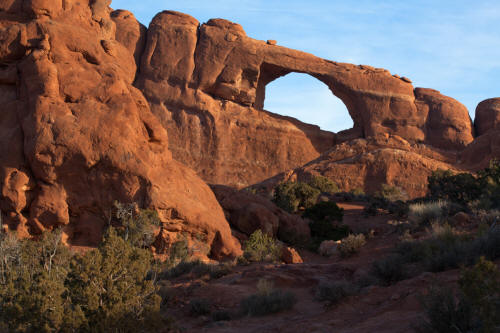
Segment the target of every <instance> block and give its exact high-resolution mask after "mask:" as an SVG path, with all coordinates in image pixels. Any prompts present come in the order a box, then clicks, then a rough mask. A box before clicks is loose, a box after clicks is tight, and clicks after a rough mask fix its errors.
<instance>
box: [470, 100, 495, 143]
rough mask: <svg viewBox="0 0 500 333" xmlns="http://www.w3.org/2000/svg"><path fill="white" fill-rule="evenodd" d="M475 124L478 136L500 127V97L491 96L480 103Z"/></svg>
mask: <svg viewBox="0 0 500 333" xmlns="http://www.w3.org/2000/svg"><path fill="white" fill-rule="evenodd" d="M474 126H475V127H476V134H477V136H481V135H483V134H485V133H487V132H488V131H490V130H494V129H499V128H500V98H498V97H497V98H490V99H487V100H484V101H482V102H481V103H479V104H478V106H477V108H476V118H475V119H474Z"/></svg>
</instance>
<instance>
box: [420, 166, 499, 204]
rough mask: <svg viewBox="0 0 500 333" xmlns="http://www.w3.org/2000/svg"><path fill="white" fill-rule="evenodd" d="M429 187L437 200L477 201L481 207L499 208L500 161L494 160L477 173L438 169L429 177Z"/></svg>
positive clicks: (432, 195)
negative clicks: (454, 172) (455, 172)
mask: <svg viewBox="0 0 500 333" xmlns="http://www.w3.org/2000/svg"><path fill="white" fill-rule="evenodd" d="M428 187H429V195H430V197H431V198H432V199H435V200H438V199H442V200H448V201H451V202H454V203H457V204H460V205H462V206H467V205H470V204H471V203H475V205H476V206H479V208H483V209H498V208H500V161H498V160H492V161H491V163H490V166H489V167H488V168H486V169H484V170H481V171H479V172H478V173H477V175H472V174H470V173H458V174H453V173H452V172H451V171H449V170H446V171H444V170H437V171H435V172H433V173H432V175H431V176H430V177H429V185H428Z"/></svg>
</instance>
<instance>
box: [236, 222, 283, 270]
mask: <svg viewBox="0 0 500 333" xmlns="http://www.w3.org/2000/svg"><path fill="white" fill-rule="evenodd" d="M280 255H281V246H280V244H279V243H278V242H277V241H276V240H275V239H274V238H273V237H271V236H269V235H267V234H265V233H263V232H262V230H260V229H259V230H256V231H254V232H253V233H252V234H251V235H250V237H249V238H248V240H247V241H246V243H245V250H244V253H243V256H244V257H245V258H246V259H248V260H250V261H270V262H275V261H278V260H279V258H280Z"/></svg>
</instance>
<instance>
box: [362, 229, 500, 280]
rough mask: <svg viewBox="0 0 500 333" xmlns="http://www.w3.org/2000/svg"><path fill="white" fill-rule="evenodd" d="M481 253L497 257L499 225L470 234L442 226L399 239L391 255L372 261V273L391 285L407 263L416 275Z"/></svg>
mask: <svg viewBox="0 0 500 333" xmlns="http://www.w3.org/2000/svg"><path fill="white" fill-rule="evenodd" d="M481 256H485V258H486V259H489V260H495V259H497V258H500V226H497V225H493V226H492V227H491V228H489V229H488V230H487V231H485V232H482V233H479V234H477V235H476V236H472V235H468V234H461V233H458V232H456V231H455V230H454V229H453V228H451V227H450V226H447V225H445V226H440V227H439V228H436V229H435V230H434V232H433V234H432V235H431V237H429V238H427V239H424V240H420V241H405V242H401V243H400V244H398V245H397V246H396V248H395V250H394V253H393V254H391V255H389V256H387V257H386V258H383V259H381V260H378V261H376V262H374V264H373V266H372V272H373V274H374V275H375V276H376V277H378V278H379V279H380V280H381V282H382V283H384V284H391V283H394V282H396V281H399V280H401V279H403V278H405V277H406V274H405V271H406V270H408V269H409V268H410V267H409V265H410V264H411V268H412V273H413V274H412V275H416V274H418V273H420V272H424V271H430V272H441V271H444V270H447V269H452V268H458V267H460V266H461V265H467V266H468V265H471V264H473V263H474V262H475V261H476V260H477V259H478V258H479V257H481Z"/></svg>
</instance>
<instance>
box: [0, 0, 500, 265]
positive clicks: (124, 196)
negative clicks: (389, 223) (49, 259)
mask: <svg viewBox="0 0 500 333" xmlns="http://www.w3.org/2000/svg"><path fill="white" fill-rule="evenodd" d="M109 5H110V0H84V1H77V0H64V1H49V0H30V1H22V0H5V1H2V2H1V3H0V105H1V106H2V113H1V116H0V129H1V131H0V190H1V192H0V210H1V211H2V214H3V216H4V221H5V223H6V224H5V225H6V227H7V228H9V229H16V230H17V231H18V233H19V234H20V235H22V236H29V235H34V234H39V233H41V232H43V231H45V230H52V229H54V228H57V227H59V226H63V227H64V230H65V233H66V236H65V237H66V239H67V242H68V243H70V244H78V245H91V244H95V243H97V241H98V240H99V238H100V235H101V231H102V229H103V227H104V226H105V224H106V223H107V222H108V221H109V219H111V215H112V214H111V212H110V207H112V203H113V201H114V200H118V201H122V202H132V201H135V202H137V203H138V204H139V205H140V206H142V207H148V208H153V209H155V210H157V211H158V212H159V215H160V218H161V219H162V221H163V226H162V229H161V233H160V239H159V241H158V242H157V244H160V245H161V246H162V247H168V246H169V244H171V243H172V242H173V241H174V240H175V239H176V237H177V235H179V234H185V235H188V236H189V237H190V238H191V239H192V240H196V239H198V240H199V239H203V240H204V242H206V243H208V244H209V245H210V253H208V254H210V255H211V256H212V257H217V258H218V257H223V256H234V255H237V254H239V253H240V252H241V251H240V248H239V244H238V243H237V241H236V240H235V238H233V237H232V235H231V230H230V227H229V224H228V222H227V220H226V219H225V216H224V212H223V210H222V208H221V206H220V205H219V203H218V202H217V200H216V198H215V196H214V194H213V192H212V191H211V190H210V188H209V187H208V186H207V185H206V184H205V182H204V181H206V182H210V183H217V184H225V185H232V186H236V187H242V186H246V185H249V184H253V183H256V182H260V181H263V180H265V179H267V178H269V177H272V176H275V175H276V174H279V175H278V176H276V177H274V178H272V179H271V180H269V181H267V182H265V184H268V185H269V184H275V182H276V181H277V180H279V179H288V178H290V177H291V178H293V177H297V178H300V177H302V176H304V177H305V176H308V175H310V174H318V173H319V174H323V175H325V176H327V177H329V178H331V179H333V180H335V181H336V182H337V183H339V185H340V186H341V187H342V189H344V190H349V189H353V188H358V187H360V188H364V189H365V190H366V191H374V190H378V189H379V186H380V184H381V183H388V184H391V185H398V186H400V187H402V188H404V189H405V190H406V191H407V192H408V194H410V195H411V196H417V195H421V194H423V193H424V191H425V183H426V178H427V175H428V174H429V173H430V172H431V170H433V169H436V168H455V169H457V170H458V169H467V170H474V169H475V168H478V167H479V166H481V165H484V164H486V163H487V162H488V161H489V159H491V158H493V157H498V156H500V148H499V147H500V139H499V138H500V134H499V133H500V132H499V131H498V127H497V121H498V110H497V109H498V108H497V100H489V101H485V102H483V103H481V105H480V106H479V107H478V110H477V113H478V117H477V119H476V122H475V128H476V131H477V134H478V135H480V136H479V137H477V138H476V139H475V140H474V135H475V134H474V128H473V126H472V123H471V120H470V118H469V116H468V113H467V110H466V109H465V107H464V106H463V105H462V104H460V103H459V102H457V101H455V100H453V99H452V98H449V97H446V96H443V95H441V94H440V93H439V92H438V91H435V90H430V89H420V88H417V89H414V87H413V86H412V84H411V80H410V79H408V78H405V77H403V78H400V77H399V76H397V75H391V74H390V73H389V72H388V71H387V70H384V69H380V68H373V67H370V66H366V65H359V66H357V65H352V64H345V63H337V62H334V61H329V60H325V59H321V58H318V57H315V56H313V55H311V54H307V53H304V52H300V51H296V50H291V49H288V48H285V47H282V46H278V45H277V44H276V43H275V42H273V41H269V42H264V41H258V40H254V39H251V38H249V37H248V36H246V33H245V31H244V30H243V28H242V27H241V26H240V25H238V24H235V23H232V22H229V21H226V20H221V19H214V20H210V21H208V22H207V23H204V24H202V25H200V24H199V22H198V21H197V20H196V19H194V18H192V17H190V16H189V15H186V14H181V13H177V12H171V11H165V12H162V13H160V14H158V15H157V16H156V17H155V18H154V19H153V21H152V22H151V24H150V26H149V28H148V29H146V28H145V27H144V26H142V25H141V24H140V23H139V22H138V21H137V20H136V19H135V18H134V16H133V15H132V14H131V13H130V12H127V11H122V10H120V11H113V10H112V9H111V8H109ZM292 72H297V73H305V74H308V75H311V76H313V77H315V78H316V79H318V80H320V81H321V82H323V83H324V84H325V85H326V86H328V87H329V89H330V90H331V92H332V94H334V95H335V96H337V97H339V98H340V99H341V100H342V101H343V102H344V104H345V105H346V106H347V109H348V111H349V114H350V115H351V117H352V119H353V122H354V126H353V128H352V129H348V130H346V131H342V132H340V133H330V132H326V131H322V130H321V129H320V128H319V127H318V126H314V125H309V124H305V123H302V122H300V121H298V120H296V119H293V118H290V117H286V116H280V115H276V114H273V113H270V112H267V111H265V110H263V108H264V101H265V96H266V85H267V84H269V83H270V82H272V81H274V80H276V79H278V78H279V77H282V76H284V75H287V74H289V73H292ZM193 170H194V171H193ZM287 170H288V171H287ZM290 170H292V171H290ZM285 171H286V172H285ZM283 172H285V173H283ZM280 173H282V174H280ZM199 176H201V178H202V179H203V180H204V181H203V180H202V179H201V178H200V177H199ZM273 182H274V183H273ZM217 191H218V190H217ZM224 191H226V192H227V191H228V190H224ZM228 193H229V192H228ZM217 195H218V196H219V200H220V201H221V203H222V206H223V207H224V208H225V209H226V212H229V215H230V216H229V217H230V220H231V223H232V224H233V225H234V226H236V227H237V228H238V229H240V230H242V231H243V232H245V233H249V232H251V231H252V230H254V229H255V228H264V229H265V230H267V231H269V232H270V233H272V234H275V235H277V236H278V237H280V238H281V239H288V240H291V239H289V238H287V237H289V236H290V235H301V236H304V235H305V236H306V237H307V235H308V234H307V233H308V229H307V225H304V222H303V221H301V220H300V219H298V218H297V219H295V218H294V217H293V216H288V215H286V214H284V213H283V212H282V211H279V210H277V208H276V207H275V206H273V205H272V204H271V206H270V203H269V202H267V201H266V203H264V202H261V201H259V200H258V199H255V198H253V197H252V198H250V197H248V198H247V197H245V198H243V197H241V196H242V195H243V194H241V193H239V192H238V193H236V192H234V193H233V192H231V195H230V196H228V197H226V198H222V199H221V198H220V196H221V194H220V193H218V194H217ZM235 198H238V200H240V199H241V201H240V202H239V201H238V200H236V199H235ZM235 216H236V217H235Z"/></svg>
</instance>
